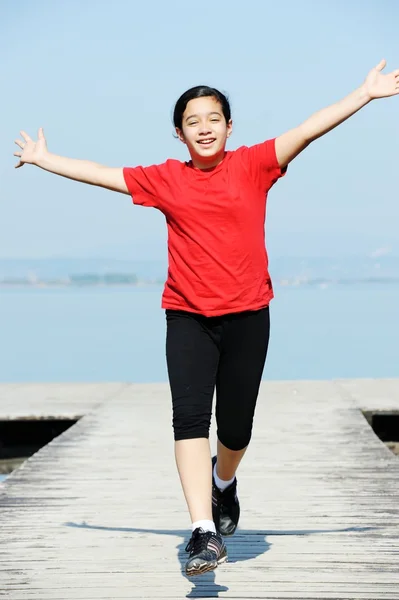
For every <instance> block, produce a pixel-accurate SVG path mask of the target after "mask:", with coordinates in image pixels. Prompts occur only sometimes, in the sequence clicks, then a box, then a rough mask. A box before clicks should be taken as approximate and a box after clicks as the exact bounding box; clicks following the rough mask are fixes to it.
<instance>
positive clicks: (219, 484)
mask: <svg viewBox="0 0 399 600" xmlns="http://www.w3.org/2000/svg"><path fill="white" fill-rule="evenodd" d="M216 465H217V463H215V466H214V467H213V478H214V480H215V483H216V486H217V487H218V488H219V490H220V491H221V492H224V490H225V489H226V488H228V487H229V485H231V484H232V483H233V481H234V479H235V478H236V476H235V475H234V477H233V478H232V479H229V481H223V479H220V477H219V476H218V474H217V472H216Z"/></svg>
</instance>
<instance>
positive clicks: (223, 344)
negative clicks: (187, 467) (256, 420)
mask: <svg viewBox="0 0 399 600" xmlns="http://www.w3.org/2000/svg"><path fill="white" fill-rule="evenodd" d="M166 324H167V334H166V359H167V366H168V374H169V382H170V388H171V392H172V402H173V429H174V437H175V440H184V439H192V438H208V437H209V428H210V423H211V415H212V399H213V394H214V391H215V386H216V423H217V435H218V438H219V440H220V441H221V442H222V444H223V445H224V446H226V447H227V448H229V449H230V450H242V449H243V448H245V447H246V446H248V444H249V441H250V439H251V432H252V423H253V417H254V413H255V406H256V400H257V397H258V392H259V385H260V381H261V378H262V373H263V368H264V365H265V360H266V354H267V347H268V343H269V333H270V317H269V308H268V307H266V308H262V309H260V310H257V311H247V312H241V313H234V314H229V315H223V316H221V317H204V316H203V315H198V314H195V313H189V312H185V311H180V310H169V309H168V310H166Z"/></svg>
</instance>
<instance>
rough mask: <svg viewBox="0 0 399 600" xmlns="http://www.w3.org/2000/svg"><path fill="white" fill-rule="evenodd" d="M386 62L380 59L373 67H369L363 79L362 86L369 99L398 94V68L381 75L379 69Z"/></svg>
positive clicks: (382, 67)
mask: <svg viewBox="0 0 399 600" xmlns="http://www.w3.org/2000/svg"><path fill="white" fill-rule="evenodd" d="M386 64H387V61H386V60H382V61H381V62H380V63H379V64H378V65H377V66H376V67H374V69H371V71H370V73H369V74H368V75H367V77H366V79H365V81H364V84H363V87H364V90H365V92H366V94H367V96H368V97H369V98H370V100H373V99H374V98H388V97H389V96H395V95H397V94H399V69H396V70H395V71H392V73H387V74H386V75H383V74H382V73H381V71H382V70H383V69H384V67H385V66H386Z"/></svg>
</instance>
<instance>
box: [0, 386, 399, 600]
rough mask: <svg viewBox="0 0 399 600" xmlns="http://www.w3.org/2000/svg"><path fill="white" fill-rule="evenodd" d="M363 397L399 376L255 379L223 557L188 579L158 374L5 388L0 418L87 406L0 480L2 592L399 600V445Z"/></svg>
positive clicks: (379, 393)
mask: <svg viewBox="0 0 399 600" xmlns="http://www.w3.org/2000/svg"><path fill="white" fill-rule="evenodd" d="M362 410H366V411H397V412H398V411H399V380H353V381H352V380H344V381H331V382H322V381H320V382H318V381H302V382H264V383H263V384H262V389H261V394H260V398H259V403H258V408H257V414H256V420H255V428H254V433H253V438H252V442H251V446H250V448H249V450H248V452H247V455H246V457H245V459H244V461H243V463H242V465H241V467H240V471H239V478H238V481H239V485H238V492H239V497H240V501H241V506H242V516H241V521H240V529H239V530H238V532H237V533H236V535H235V536H234V537H233V538H229V539H228V540H227V546H228V551H229V562H228V563H226V564H225V565H223V566H221V567H219V569H217V570H216V571H215V572H213V573H208V574H206V575H204V576H202V577H199V578H196V579H187V578H186V577H185V575H184V573H183V571H182V569H183V566H184V563H185V560H186V554H185V552H184V547H185V545H186V543H187V540H188V538H189V535H190V532H189V519H188V513H187V510H186V506H185V502H184V499H183V494H182V492H181V489H180V484H179V481H178V476H177V472H176V468H175V463H174V455H173V437H172V429H171V403H170V395H169V390H168V386H167V385H166V384H148V385H141V384H140V385H138V384H137V385H136V384H124V383H120V384H119V383H110V384H32V385H28V384H26V385H25V384H7V385H0V419H1V420H4V419H20V418H48V417H53V418H78V417H82V418H80V420H79V421H78V422H77V423H76V424H75V425H73V426H72V427H71V428H70V429H68V430H67V431H66V432H64V433H63V434H62V435H60V436H59V437H58V438H56V439H54V440H53V441H52V442H51V443H50V444H48V445H47V446H45V447H44V448H42V449H41V450H40V451H39V452H38V453H37V454H35V455H34V456H32V457H31V458H30V459H29V460H28V461H26V462H25V463H24V464H23V466H22V467H20V468H19V469H18V470H16V471H14V473H13V474H12V475H10V476H9V477H8V478H7V479H6V481H5V482H3V483H2V484H0V544H1V545H0V597H4V598H7V600H27V599H29V600H72V599H74V600H105V599H107V600H120V599H126V600H127V599H129V600H133V599H136V598H145V599H157V598H165V599H168V600H177V599H179V600H180V599H182V598H226V599H230V598H231V599H232V598H234V599H236V600H239V599H241V600H244V599H253V600H255V599H268V600H282V599H291V600H305V599H306V600H322V599H329V600H338V599H339V600H354V599H356V600H360V599H361V600H396V599H398V600H399V457H397V456H395V455H394V454H393V453H392V452H390V450H389V449H388V448H387V447H386V446H385V444H384V443H383V442H381V441H380V440H379V439H378V438H377V436H376V435H375V434H374V432H373V431H372V429H371V427H370V426H369V424H368V422H367V420H366V419H365V417H364V416H363V414H362ZM214 438H215V435H214V430H213V431H212V445H213V446H214V441H215V439H214Z"/></svg>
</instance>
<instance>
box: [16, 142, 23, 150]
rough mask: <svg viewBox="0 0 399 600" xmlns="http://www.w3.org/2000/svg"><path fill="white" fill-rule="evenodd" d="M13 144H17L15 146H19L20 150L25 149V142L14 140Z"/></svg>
mask: <svg viewBox="0 0 399 600" xmlns="http://www.w3.org/2000/svg"><path fill="white" fill-rule="evenodd" d="M15 143H16V144H17V146H19V147H20V148H22V150H23V149H24V147H25V142H22V141H21V140H15Z"/></svg>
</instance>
